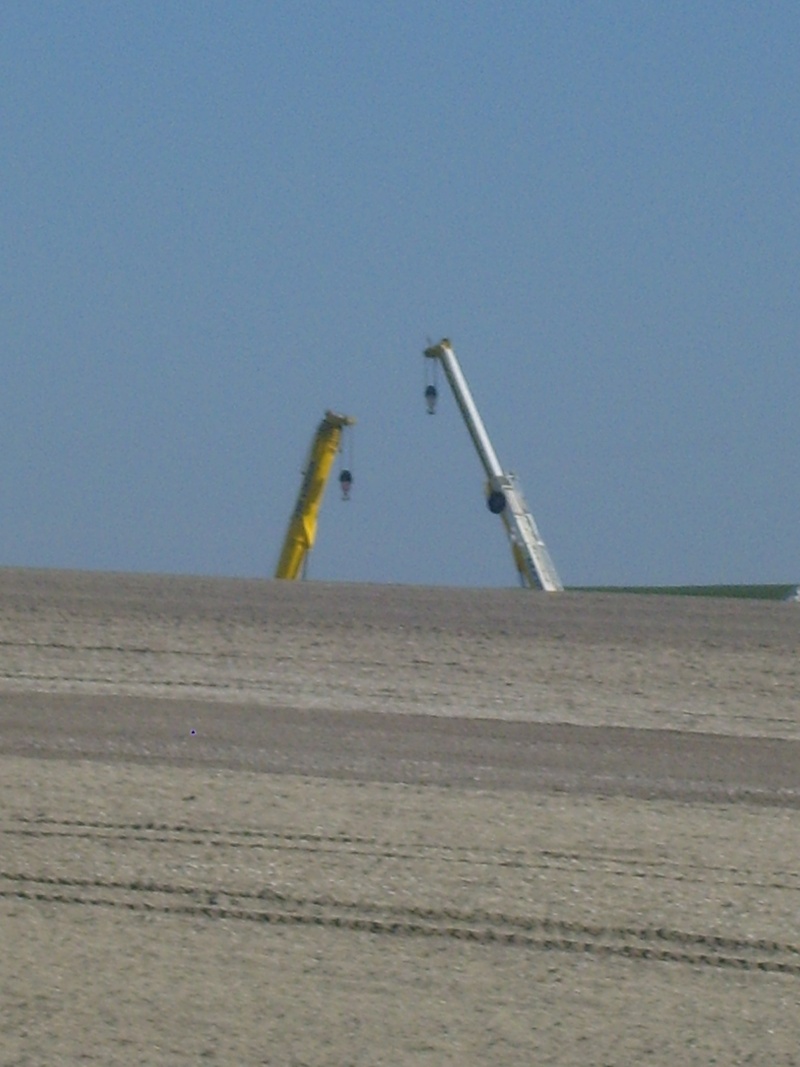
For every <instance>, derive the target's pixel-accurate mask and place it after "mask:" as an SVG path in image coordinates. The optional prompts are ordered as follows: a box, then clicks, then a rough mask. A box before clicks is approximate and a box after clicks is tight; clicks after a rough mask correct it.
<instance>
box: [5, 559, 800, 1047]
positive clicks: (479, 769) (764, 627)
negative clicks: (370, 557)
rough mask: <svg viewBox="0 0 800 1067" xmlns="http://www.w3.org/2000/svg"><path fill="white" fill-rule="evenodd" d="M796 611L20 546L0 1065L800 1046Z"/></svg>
mask: <svg viewBox="0 0 800 1067" xmlns="http://www.w3.org/2000/svg"><path fill="white" fill-rule="evenodd" d="M798 652H800V607H799V606H798V605H797V604H781V603H771V602H765V603H759V602H746V601H723V600H706V599H691V598H670V597H650V596H641V597H637V596H626V595H622V594H589V593H581V594H578V593H567V594H563V595H561V594H559V595H546V594H536V593H530V592H528V591H524V590H454V589H432V588H426V589H422V588H411V587H399V586H368V585H361V586H352V585H326V584H323V583H280V582H270V581H263V582H260V581H234V580H212V579H191V578H171V577H156V576H132V575H112V574H84V573H77V572H55V571H50V572H45V571H25V570H0V771H2V774H1V775H0V945H2V959H1V960H0V1064H2V1065H3V1067H11V1065H15V1067H22V1065H30V1067H34V1065H35V1067H40V1065H44V1064H47V1065H50V1064H84V1063H98V1064H104V1065H105V1064H137V1065H138V1064H143V1063H147V1064H170V1065H176V1067H178V1065H180V1067H183V1065H188V1064H197V1063H211V1064H213V1063H217V1064H225V1065H228V1064H237V1065H239V1064H241V1065H245V1064H246V1065H250V1064H270V1065H296V1067H300V1065H303V1067H312V1065H313V1067H321V1065H351V1064H352V1065H356V1064H357V1065H364V1067H367V1065H378V1064H387V1065H389V1064H392V1065H395V1064H436V1065H438V1064H448V1065H449V1064H453V1065H455V1064H458V1065H464V1064H475V1065H478V1064H480V1065H482V1067H483V1065H485V1064H489V1063H491V1064H497V1065H512V1064H513V1065H518V1064H534V1063H535V1064H537V1065H539V1064H558V1065H623V1064H624V1065H626V1067H627V1065H630V1064H634V1063H647V1064H652V1065H654V1067H661V1065H663V1067H667V1065H669V1067H674V1065H676V1064H681V1065H684V1064H685V1065H694V1064H698V1065H699V1064H704V1065H705V1064H718V1065H720V1067H722V1065H725V1067H728V1065H732V1064H756V1065H765V1067H766V1065H770V1067H772V1065H777V1067H780V1065H787V1064H800V1051H799V1050H800V1012H798V1003H800V821H799V813H798V808H800V657H799V656H798Z"/></svg>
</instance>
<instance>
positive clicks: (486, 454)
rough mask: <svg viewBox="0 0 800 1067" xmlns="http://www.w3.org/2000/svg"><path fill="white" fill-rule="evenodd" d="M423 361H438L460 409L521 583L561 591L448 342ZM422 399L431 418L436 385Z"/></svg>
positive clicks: (489, 502)
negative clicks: (504, 529) (483, 471)
mask: <svg viewBox="0 0 800 1067" xmlns="http://www.w3.org/2000/svg"><path fill="white" fill-rule="evenodd" d="M425 357H426V358H427V359H431V360H438V361H439V362H440V363H441V364H442V367H443V368H444V373H445V374H446V376H447V380H448V382H449V383H450V388H451V389H452V390H453V395H454V396H455V398H456V403H457V404H458V406H459V408H460V409H461V414H462V415H463V417H464V422H465V423H466V424H467V429H468V430H469V433H470V437H471V438H472V442H473V444H474V445H475V448H476V449H477V452H478V456H479V458H480V461H481V463H482V464H483V469H484V470H485V471H486V478H487V497H486V503H487V505H488V507H489V510H490V511H491V512H493V513H494V514H496V515H499V516H500V518H501V519H502V520H503V524H504V525H505V528H506V532H507V533H508V537H509V540H510V542H511V552H512V555H513V557H514V563H515V564H516V567H517V570H518V571H519V576H520V581H521V583H522V584H523V585H525V586H528V587H529V588H532V589H543V590H544V591H545V592H547V593H554V592H560V591H561V590H562V589H563V588H564V587H563V585H562V584H561V579H560V578H559V577H558V573H557V572H556V569H555V567H554V565H553V561H552V560H551V559H550V554H549V552H548V551H547V548H546V547H545V543H544V541H543V540H542V538H541V536H540V535H539V531H538V529H537V527H536V523H535V522H534V518H533V515H531V513H530V511H529V510H528V506H527V504H526V503H525V499H524V497H523V495H522V490H521V489H520V487H519V484H518V483H517V481H516V479H515V477H514V475H513V474H511V473H510V472H508V471H504V470H503V468H502V467H501V465H500V461H499V459H498V458H497V454H496V452H495V450H494V448H493V447H492V442H491V441H490V440H489V435H488V434H487V432H486V427H485V426H484V425H483V420H482V419H481V417H480V415H479V413H478V409H477V407H476V406H475V401H474V400H473V399H472V393H471V392H470V389H469V386H468V385H467V380H466V378H465V377H464V374H463V372H462V370H461V367H460V366H459V363H458V360H457V359H456V354H455V352H454V351H453V348H452V346H451V344H450V342H449V341H448V340H447V338H444V339H443V340H442V341H440V342H439V344H438V345H431V346H430V347H429V348H426V349H425ZM425 399H426V401H427V403H428V411H429V412H430V414H433V411H434V409H435V406H436V386H435V385H433V384H431V385H428V387H427V389H426V390H425Z"/></svg>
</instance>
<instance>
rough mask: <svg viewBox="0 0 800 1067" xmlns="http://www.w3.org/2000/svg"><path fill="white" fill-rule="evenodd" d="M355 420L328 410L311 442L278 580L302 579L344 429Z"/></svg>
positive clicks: (281, 558)
mask: <svg viewBox="0 0 800 1067" xmlns="http://www.w3.org/2000/svg"><path fill="white" fill-rule="evenodd" d="M355 421H356V420H355V419H353V418H351V417H350V416H349V415H337V414H336V413H335V412H333V411H326V412H325V417H324V418H323V420H322V422H321V423H320V424H319V426H318V427H317V432H316V433H315V434H314V438H313V440H312V442H311V448H310V450H309V453H308V459H307V460H306V465H305V467H304V469H303V481H302V483H301V485H300V492H299V494H298V496H297V503H296V504H295V506H294V511H293V512H292V517H291V519H290V520H289V527H288V529H287V531H286V537H285V538H284V542H283V549H282V550H281V555H280V559H279V560H278V566H277V567H276V568H275V577H276V578H298V577H301V576H302V573H303V567H304V565H305V563H306V560H307V558H308V553H309V552H310V551H311V548H312V546H313V544H314V540H315V538H316V536H317V521H318V518H319V509H320V505H321V504H322V497H323V494H324V492H325V486H326V485H327V483H328V478H329V477H330V473H331V469H332V468H333V464H334V462H335V460H336V454H337V452H338V451H339V448H340V447H341V443H342V430H343V429H344V428H345V426H352V425H353V424H354V423H355Z"/></svg>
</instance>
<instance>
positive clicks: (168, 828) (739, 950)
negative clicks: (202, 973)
mask: <svg viewBox="0 0 800 1067" xmlns="http://www.w3.org/2000/svg"><path fill="white" fill-rule="evenodd" d="M3 833H4V834H6V835H7V836H19V837H28V838H31V837H32V838H38V839H42V840H44V839H53V838H65V837H66V838H74V837H77V838H84V839H90V840H95V841H97V842H98V843H100V842H103V843H107V842H109V841H118V842H120V843H121V844H124V843H125V842H134V841H144V842H147V843H152V844H156V843H164V844H173V845H189V844H194V845H196V844H204V845H211V846H217V847H220V848H230V849H232V850H237V849H241V848H243V847H244V848H260V849H265V850H272V851H274V850H280V849H292V850H299V851H302V852H306V853H309V854H313V853H318V852H321V851H325V852H328V853H333V854H344V855H352V854H360V855H365V856H373V857H376V858H377V857H379V856H380V857H386V856H389V857H391V858H397V859H404V860H411V861H419V860H426V859H431V860H435V862H437V863H442V862H455V863H464V864H468V865H471V866H479V865H482V864H489V863H491V864H494V865H498V864H500V865H502V864H513V865H519V866H522V865H524V866H527V867H538V866H544V867H552V866H553V865H558V864H559V863H562V862H564V861H565V860H566V861H568V862H569V863H570V864H572V863H575V862H578V863H579V862H581V857H580V856H579V855H578V854H577V853H562V854H559V853H552V852H550V853H541V854H539V858H538V859H534V858H533V857H532V856H531V855H530V854H528V853H526V854H525V856H524V857H522V856H520V854H519V852H518V851H513V850H512V851H510V852H509V854H508V855H507V856H503V854H502V850H500V853H498V852H492V853H491V855H490V854H489V853H487V854H486V855H485V856H482V855H481V851H482V850H481V849H474V848H459V847H456V846H448V845H440V844H421V843H413V844H408V843H402V842H386V841H379V840H378V839H376V838H367V837H357V836H349V835H346V834H340V835H323V834H300V833H298V834H292V833H285V832H284V833H279V832H273V831H268V830H259V829H251V828H243V829H239V830H222V829H218V828H204V827H197V826H191V825H186V824H177V825H170V824H160V823H153V822H143V823H136V822H132V823H119V822H101V821H85V820H68V819H52V818H44V817H40V818H24V817H23V818H17V819H15V820H13V821H11V822H10V823H9V824H8V825H6V826H5V827H4V828H3ZM588 859H589V857H583V862H584V863H585V862H586V861H587V860H588ZM591 860H592V862H596V861H597V856H594V855H593V856H592V857H591ZM614 862H615V863H616V864H619V865H620V866H622V867H624V866H631V865H633V866H636V867H637V868H646V867H648V866H650V865H649V864H647V863H643V862H642V861H641V860H636V861H634V860H631V861H625V860H620V859H619V857H617V858H616V859H615V860H614ZM655 865H656V866H657V865H658V861H656V864H655ZM697 870H698V881H699V880H701V878H700V870H699V868H698V869H697ZM715 870H717V871H719V872H721V873H722V874H723V875H735V876H737V877H739V878H745V880H746V875H747V873H748V872H746V871H741V870H738V871H734V870H733V869H730V868H703V871H704V872H705V874H706V876H707V875H708V873H709V872H711V873H713V872H714V871H715ZM628 873H630V872H628ZM641 876H642V877H647V878H652V877H654V876H656V877H658V874H657V873H654V872H653V871H651V870H647V871H646V872H644V871H643V873H642V875H641ZM662 876H663V877H668V875H666V874H663V873H662ZM681 877H685V876H683V875H681ZM786 877H787V878H789V879H794V880H795V881H797V876H796V875H791V874H787V875H786ZM748 884H756V883H753V882H749V881H748ZM791 888H796V886H791ZM0 899H5V900H20V901H32V902H37V903H46V904H54V905H67V906H81V907H92V908H110V909H118V910H121V911H127V912H138V913H142V914H161V915H181V916H189V917H194V918H197V919H200V920H209V921H213V920H221V919H227V920H236V921H244V922H257V923H266V924H273V925H283V926H291V925H310V926H321V927H328V928H331V929H339V930H346V931H352V932H366V933H370V934H375V935H383V936H393V937H431V938H449V939H454V940H460V941H468V942H472V943H477V944H483V945H497V946H507V947H509V948H512V949H513V948H517V949H528V950H532V951H543V952H566V953H573V954H585V955H592V956H605V957H609V956H615V957H624V958H627V959H635V960H643V961H650V962H654V963H658V962H664V963H683V964H688V965H690V966H694V967H708V968H716V969H735V970H744V971H760V972H769V973H775V974H785V975H789V976H792V977H800V946H799V945H794V944H791V943H788V942H779V941H772V940H765V939H748V938H736V937H730V936H720V935H716V934H704V933H697V932H689V931H683V930H678V929H674V928H667V927H665V926H659V927H640V928H636V927H626V926H616V927H615V926H604V925H602V924H590V923H579V922H571V921H562V920H559V919H556V918H533V917H526V916H518V915H517V916H515V915H511V914H507V913H505V912H501V911H487V910H481V909H470V910H460V909H455V908H447V907H446V908H429V907H415V906H402V905H394V904H389V903H384V902H381V901H371V900H363V899H359V900H345V899H338V898H337V897H335V896H331V895H319V896H300V895H296V894H291V893H283V892H278V891H276V890H274V889H271V888H269V887H265V888H263V889H260V890H259V891H257V892H256V891H248V890H242V889H237V888H235V887H232V886H227V887H226V886H224V885H208V884H196V883H192V882H189V883H187V882H186V881H182V882H181V883H173V882H172V881H156V880H150V879H147V878H135V879H130V880H115V879H111V878H75V877H66V876H64V877H62V876H46V875H42V874H33V873H31V872H27V871H14V870H0Z"/></svg>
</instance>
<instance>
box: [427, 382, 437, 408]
mask: <svg viewBox="0 0 800 1067" xmlns="http://www.w3.org/2000/svg"><path fill="white" fill-rule="evenodd" d="M437 396H438V393H437V392H436V386H435V385H429V386H428V388H427V389H426V390H425V403H426V404H427V405H428V414H429V415H433V413H434V412H435V411H436V398H437Z"/></svg>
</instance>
